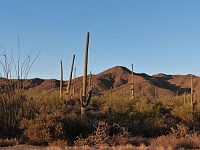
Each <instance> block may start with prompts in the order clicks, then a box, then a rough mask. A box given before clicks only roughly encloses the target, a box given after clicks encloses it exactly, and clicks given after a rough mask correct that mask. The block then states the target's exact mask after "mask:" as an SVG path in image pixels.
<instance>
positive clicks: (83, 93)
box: [80, 32, 92, 117]
mask: <svg viewBox="0 0 200 150" xmlns="http://www.w3.org/2000/svg"><path fill="white" fill-rule="evenodd" d="M89 36H90V33H89V32H87V37H86V48H85V60H84V75H83V88H82V89H81V90H80V104H81V117H84V116H85V107H86V106H87V105H88V104H89V102H90V99H91V94H92V86H91V73H90V79H89V80H90V81H89V83H90V84H89V88H88V92H87V64H88V47H89Z"/></svg>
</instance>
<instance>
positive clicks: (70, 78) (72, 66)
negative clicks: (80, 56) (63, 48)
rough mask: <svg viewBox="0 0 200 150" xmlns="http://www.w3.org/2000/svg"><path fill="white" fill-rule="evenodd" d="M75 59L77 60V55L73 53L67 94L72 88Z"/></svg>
mask: <svg viewBox="0 0 200 150" xmlns="http://www.w3.org/2000/svg"><path fill="white" fill-rule="evenodd" d="M74 60H75V55H73V59H72V65H71V70H70V75H69V80H68V85H67V91H66V93H67V94H69V90H70V85H71V80H72V73H73V68H74Z"/></svg>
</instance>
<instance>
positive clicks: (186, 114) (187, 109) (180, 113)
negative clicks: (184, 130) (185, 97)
mask: <svg viewBox="0 0 200 150" xmlns="http://www.w3.org/2000/svg"><path fill="white" fill-rule="evenodd" d="M192 112H193V110H192V107H191V105H190V104H189V103H187V104H185V105H183V106H176V107H174V108H173V110H172V113H171V114H172V115H173V116H175V117H179V118H181V119H183V120H185V121H193V114H192Z"/></svg>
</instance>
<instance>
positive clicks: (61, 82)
mask: <svg viewBox="0 0 200 150" xmlns="http://www.w3.org/2000/svg"><path fill="white" fill-rule="evenodd" d="M62 93H63V66H62V60H60V99H62V98H63V94H62Z"/></svg>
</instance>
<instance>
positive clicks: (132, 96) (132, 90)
mask: <svg viewBox="0 0 200 150" xmlns="http://www.w3.org/2000/svg"><path fill="white" fill-rule="evenodd" d="M131 80H132V81H131V99H133V98H134V71H133V64H132V75H131Z"/></svg>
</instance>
